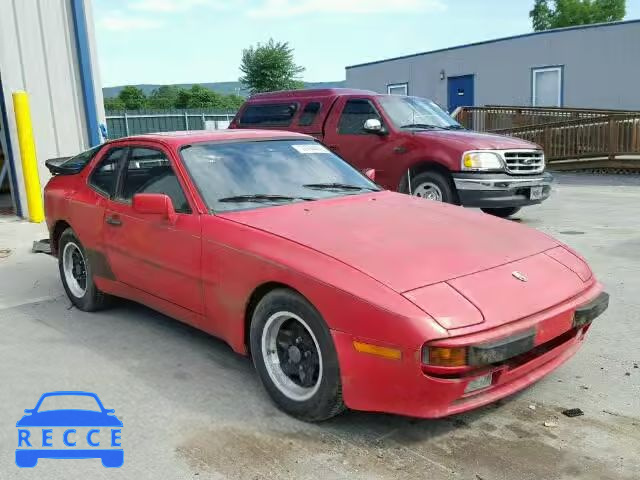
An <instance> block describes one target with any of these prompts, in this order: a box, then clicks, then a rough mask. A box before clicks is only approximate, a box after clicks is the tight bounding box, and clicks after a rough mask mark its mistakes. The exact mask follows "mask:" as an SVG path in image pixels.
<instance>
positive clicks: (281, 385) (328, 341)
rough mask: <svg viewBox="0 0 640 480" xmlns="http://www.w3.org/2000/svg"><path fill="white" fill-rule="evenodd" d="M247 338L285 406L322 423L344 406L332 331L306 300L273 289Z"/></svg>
mask: <svg viewBox="0 0 640 480" xmlns="http://www.w3.org/2000/svg"><path fill="white" fill-rule="evenodd" d="M249 337H250V338H249V339H250V343H251V356H252V357H253V363H254V365H255V367H256V370H257V371H258V375H259V376H260V380H261V381H262V384H263V385H264V387H265V389H266V390H267V392H268V393H269V395H270V396H271V398H272V399H273V400H274V402H275V403H276V405H277V406H278V407H279V408H280V409H281V410H283V411H284V412H286V413H288V414H289V415H292V416H294V417H297V418H299V419H301V420H305V421H308V422H318V421H321V420H327V419H329V418H331V417H333V416H335V415H337V414H339V413H340V412H342V411H343V410H344V409H345V406H344V403H343V401H342V384H341V382H340V368H339V365H338V355H337V353H336V349H335V346H334V345H333V339H332V338H331V333H330V332H329V329H328V328H327V325H326V324H325V322H324V320H323V319H322V317H321V316H320V313H318V311H317V310H316V309H315V308H314V307H313V305H311V304H310V303H309V302H308V301H307V300H305V299H304V298H303V297H301V296H300V295H298V294H297V293H295V292H292V291H291V290H285V289H278V290H273V291H271V292H269V293H268V294H267V295H265V296H264V298H263V299H262V300H260V302H259V303H258V305H257V306H256V309H255V311H254V312H253V316H252V318H251V329H250V332H249Z"/></svg>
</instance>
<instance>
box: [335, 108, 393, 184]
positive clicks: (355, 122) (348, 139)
mask: <svg viewBox="0 0 640 480" xmlns="http://www.w3.org/2000/svg"><path fill="white" fill-rule="evenodd" d="M333 110H334V111H335V112H336V114H332V115H331V116H330V118H329V119H328V121H327V125H326V128H325V137H324V143H325V145H327V146H328V147H329V148H330V149H331V150H333V151H334V152H335V153H337V154H338V155H340V156H341V157H342V158H343V159H345V160H346V161H347V162H349V163H350V164H351V165H353V166H354V167H355V168H357V169H358V170H365V169H367V168H374V169H375V170H376V182H377V183H379V184H380V185H383V186H384V187H386V188H391V189H394V190H395V188H396V187H397V185H391V183H393V182H392V181H391V175H390V171H389V170H390V165H389V163H388V162H390V161H393V158H394V155H393V146H392V138H393V132H391V131H390V130H389V125H388V122H387V121H386V120H385V119H384V117H383V115H382V114H381V113H380V110H379V109H378V107H377V106H376V105H375V104H374V103H373V101H372V100H371V99H369V98H358V97H348V96H345V97H342V98H340V99H339V100H338V102H337V104H336V105H335V106H334V107H333ZM369 119H377V120H379V121H380V122H381V123H382V126H383V127H384V129H385V131H386V133H385V134H381V133H371V132H367V131H366V130H364V123H365V122H366V121H367V120H369Z"/></svg>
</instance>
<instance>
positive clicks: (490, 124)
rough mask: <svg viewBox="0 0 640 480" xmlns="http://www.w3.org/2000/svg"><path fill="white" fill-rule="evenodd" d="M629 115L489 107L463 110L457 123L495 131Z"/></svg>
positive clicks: (576, 110) (607, 111) (616, 111)
mask: <svg viewBox="0 0 640 480" xmlns="http://www.w3.org/2000/svg"><path fill="white" fill-rule="evenodd" d="M625 113H638V112H635V111H629V110H599V109H587V108H551V107H549V108H546V107H511V106H496V105H488V106H486V107H463V108H461V109H460V110H459V111H458V113H457V115H456V120H457V121H458V122H460V123H461V124H462V125H464V126H465V127H467V128H470V129H472V130H476V131H479V132H492V131H495V130H502V129H507V128H517V127H526V126H530V125H540V124H544V123H552V122H560V121H568V120H579V119H582V118H595V117H603V116H608V115H620V114H625Z"/></svg>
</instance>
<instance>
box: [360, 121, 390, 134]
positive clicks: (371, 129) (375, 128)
mask: <svg viewBox="0 0 640 480" xmlns="http://www.w3.org/2000/svg"><path fill="white" fill-rule="evenodd" d="M362 128H363V130H364V131H365V132H368V133H376V134H378V135H381V134H383V133H385V130H384V128H382V122H380V120H378V119H377V118H370V119H369V120H367V121H366V122H364V126H363V127H362Z"/></svg>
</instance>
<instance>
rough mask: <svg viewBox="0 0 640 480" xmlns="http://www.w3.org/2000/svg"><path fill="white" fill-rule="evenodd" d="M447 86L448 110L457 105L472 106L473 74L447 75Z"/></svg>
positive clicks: (452, 109) (453, 108) (450, 110)
mask: <svg viewBox="0 0 640 480" xmlns="http://www.w3.org/2000/svg"><path fill="white" fill-rule="evenodd" d="M447 87H448V102H447V103H448V108H449V112H453V111H454V110H455V109H456V108H458V107H470V106H473V75H462V76H460V77H449V78H447Z"/></svg>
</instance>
